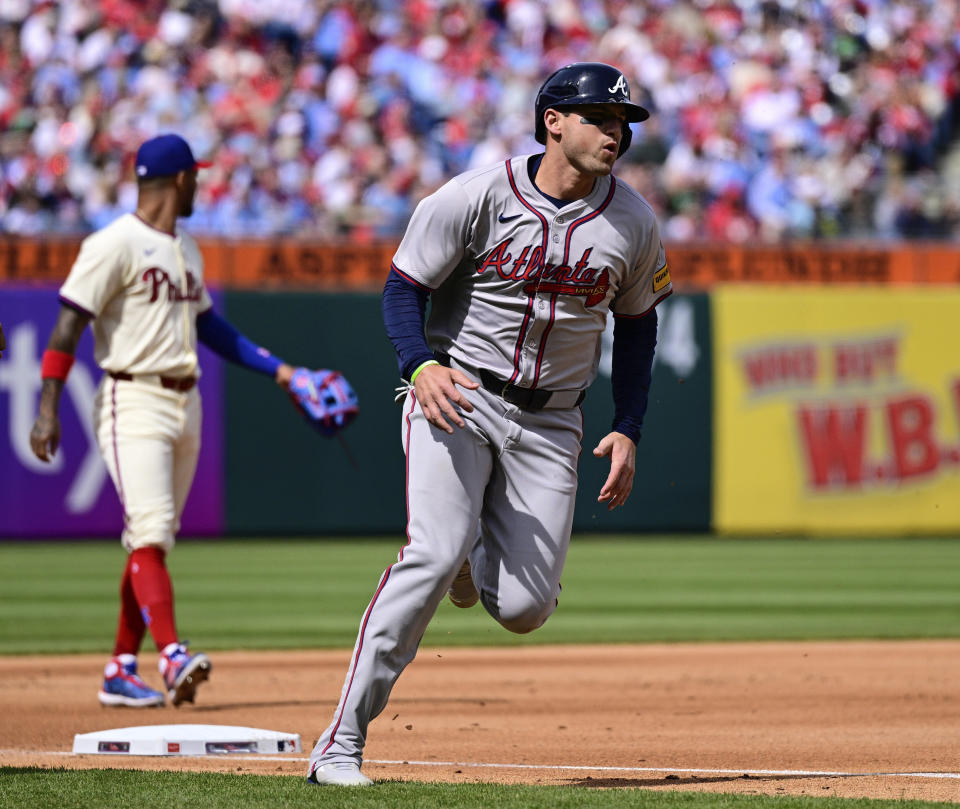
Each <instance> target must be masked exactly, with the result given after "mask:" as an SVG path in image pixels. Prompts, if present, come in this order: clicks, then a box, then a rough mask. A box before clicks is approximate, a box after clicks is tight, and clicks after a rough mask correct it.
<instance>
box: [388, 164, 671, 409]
mask: <svg viewBox="0 0 960 809" xmlns="http://www.w3.org/2000/svg"><path fill="white" fill-rule="evenodd" d="M530 159H531V156H530V155H525V156H521V157H515V158H512V159H511V160H509V161H507V162H505V163H500V164H497V165H495V166H492V167H489V168H484V169H478V170H475V171H470V172H466V173H465V174H461V175H459V176H457V177H454V178H453V179H452V180H450V181H449V182H448V183H447V184H446V185H444V186H443V187H442V188H440V189H439V190H438V191H437V192H435V193H434V194H432V195H431V196H429V197H427V198H426V199H424V200H423V201H421V202H420V204H419V205H418V206H417V209H416V211H415V212H414V214H413V217H412V218H411V220H410V224H409V225H408V227H407V231H406V234H405V236H404V238H403V241H402V242H401V244H400V247H399V248H398V250H397V253H396V255H395V256H394V262H393V266H394V269H396V270H397V271H398V272H400V273H401V274H402V275H404V276H406V277H407V278H409V279H411V280H413V281H414V282H416V283H418V284H420V285H422V286H424V287H426V288H428V289H430V290H433V292H432V296H431V297H432V309H431V314H430V318H429V321H428V323H427V339H428V341H429V343H430V346H431V348H433V349H434V350H439V351H444V352H446V353H448V354H450V355H451V356H453V357H455V358H456V359H459V360H461V361H462V362H464V363H466V364H467V365H470V366H476V367H483V368H487V369H489V370H490V371H493V372H494V373H495V374H497V375H498V376H500V377H501V378H503V379H508V380H510V381H511V382H513V383H514V384H517V385H521V386H523V387H536V388H547V389H550V390H563V389H578V388H585V387H587V386H588V385H589V384H590V383H591V382H592V381H593V380H594V378H595V377H596V373H597V363H598V360H599V356H600V342H601V336H602V334H603V330H604V328H605V325H606V319H607V312H608V310H610V311H613V312H614V314H615V315H617V316H619V317H640V316H642V315H644V314H646V313H647V312H648V311H650V309H652V308H653V307H654V306H656V304H657V303H658V302H659V301H660V300H662V299H663V298H665V297H666V296H667V295H669V294H670V293H671V292H672V286H671V282H670V272H669V270H668V268H667V265H666V258H665V256H664V252H663V245H662V244H661V243H660V235H659V229H658V227H657V222H656V218H655V216H654V213H653V211H652V210H651V208H650V206H649V205H648V204H647V202H646V201H645V200H644V199H643V198H642V197H641V196H640V195H639V194H637V193H636V192H635V191H634V190H633V189H632V188H630V187H629V186H627V185H626V184H624V183H622V182H620V181H619V180H617V179H615V178H614V177H613V176H612V175H610V176H607V177H601V178H598V179H597V180H596V182H595V183H594V187H593V190H592V191H591V193H590V194H589V195H587V196H586V197H584V198H583V199H580V200H576V201H574V202H571V203H569V204H567V205H565V206H564V207H562V208H560V209H557V208H556V207H555V206H554V205H553V203H552V202H550V201H549V200H547V199H546V198H545V197H544V196H543V195H542V194H541V193H540V192H539V191H538V190H537V188H536V186H535V185H534V184H533V182H532V181H531V179H530V177H529V175H528V173H527V165H528V161H529V160H530Z"/></svg>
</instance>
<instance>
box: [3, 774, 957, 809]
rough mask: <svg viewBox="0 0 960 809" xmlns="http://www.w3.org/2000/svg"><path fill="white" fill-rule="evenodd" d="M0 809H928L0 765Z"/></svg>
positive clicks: (586, 788) (587, 788)
mask: <svg viewBox="0 0 960 809" xmlns="http://www.w3.org/2000/svg"><path fill="white" fill-rule="evenodd" d="M0 784H2V787H3V788H2V790H0V809H23V807H31V808H32V809H46V807H55V808H56V809H88V808H89V807H98V809H132V808H133V807H148V806H149V807H151V809H183V807H203V809H262V808H263V807H270V809H287V807H289V808H290V809H293V807H297V808H298V809H300V807H304V806H323V807H324V809H394V808H396V809H410V807H415V808H416V809H441V808H442V809H456V808H458V807H464V809H466V807H470V809H621V807H645V808H649V809H881V808H882V807H897V809H915V808H916V809H921V807H922V809H933V807H936V806H943V807H948V806H956V804H947V803H930V802H926V803H925V802H922V801H898V800H866V799H857V800H852V799H838V798H819V797H818V798H809V797H766V796H761V795H726V794H711V793H693V792H673V791H670V792H658V791H653V790H637V789H602V790H598V789H596V788H592V785H589V784H584V785H582V786H574V787H532V786H501V785H496V784H421V783H416V782H405V783H399V782H386V783H380V784H378V785H377V786H376V787H373V788H369V789H337V788H330V787H323V788H317V787H311V786H309V785H308V784H307V783H306V782H305V780H304V779H303V778H291V777H290V776H276V775H225V774H219V773H188V772H149V771H138V770H72V771H71V770H42V769H38V768H33V767H23V768H14V767H2V768H0Z"/></svg>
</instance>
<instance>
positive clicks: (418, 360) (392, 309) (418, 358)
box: [383, 270, 434, 379]
mask: <svg viewBox="0 0 960 809" xmlns="http://www.w3.org/2000/svg"><path fill="white" fill-rule="evenodd" d="M428 296H429V293H428V292H427V291H426V290H424V289H421V288H419V287H416V286H414V285H413V284H411V283H410V282H409V281H406V280H405V279H404V278H403V277H402V276H401V275H399V274H398V273H397V272H396V271H394V270H391V271H390V275H389V276H388V277H387V283H386V285H385V286H384V288H383V325H384V327H385V328H386V330H387V337H389V338H390V342H391V343H393V348H394V350H395V351H396V352H397V364H398V365H399V367H400V376H402V377H403V378H404V379H410V376H411V375H412V374H413V372H414V371H415V370H416V369H417V368H419V367H420V366H421V365H422V364H423V363H425V362H427V361H429V360H432V359H433V358H434V357H433V351H432V350H431V349H430V346H429V345H427V338H426V336H425V335H424V333H423V325H424V321H425V319H426V312H427V298H428Z"/></svg>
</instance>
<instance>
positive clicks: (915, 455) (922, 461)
mask: <svg viewBox="0 0 960 809" xmlns="http://www.w3.org/2000/svg"><path fill="white" fill-rule="evenodd" d="M933 417H934V413H933V403H932V402H931V401H930V399H928V398H927V397H926V396H909V397H905V398H903V399H897V400H894V401H892V402H890V403H889V404H888V405H887V419H888V422H889V425H890V443H891V444H892V446H893V460H894V463H895V464H896V469H897V477H899V478H900V479H903V478H909V477H914V476H916V475H925V474H928V473H930V472H933V471H934V470H936V468H937V465H938V464H939V461H940V453H939V450H938V449H937V444H936V442H935V441H934V438H933V421H934V418H933Z"/></svg>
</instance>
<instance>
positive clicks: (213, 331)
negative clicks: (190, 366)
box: [197, 309, 292, 385]
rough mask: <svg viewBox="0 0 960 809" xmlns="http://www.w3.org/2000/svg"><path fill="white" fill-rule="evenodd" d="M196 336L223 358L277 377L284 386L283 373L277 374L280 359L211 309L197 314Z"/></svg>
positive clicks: (282, 363)
mask: <svg viewBox="0 0 960 809" xmlns="http://www.w3.org/2000/svg"><path fill="white" fill-rule="evenodd" d="M197 337H198V339H199V340H200V342H201V343H203V344H204V345H205V346H207V347H208V348H210V349H211V350H213V351H214V352H216V353H217V354H219V355H220V356H221V357H223V358H224V359H225V360H229V361H230V362H233V363H236V364H237V365H240V366H242V367H244V368H249V369H250V370H251V371H257V372H259V373H261V374H266V375H267V376H271V377H273V378H274V379H276V380H277V384H280V385H283V381H282V379H281V377H282V376H283V375H282V374H280V373H279V371H280V368H281V366H283V365H285V363H284V362H283V360H281V359H280V358H279V357H276V356H274V355H273V354H272V353H270V352H269V351H267V349H265V348H263V347H261V346H258V345H255V344H254V343H253V342H251V341H250V340H248V339H247V338H246V337H244V336H243V335H242V334H241V333H240V332H238V331H237V330H236V329H235V328H234V327H233V326H231V325H230V324H229V323H228V322H227V321H226V320H224V319H223V318H222V317H220V316H219V315H218V314H217V313H216V312H214V311H213V309H208V310H207V311H206V312H202V313H201V314H199V315H198V316H197ZM291 373H292V368H291ZM287 382H289V376H287Z"/></svg>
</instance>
